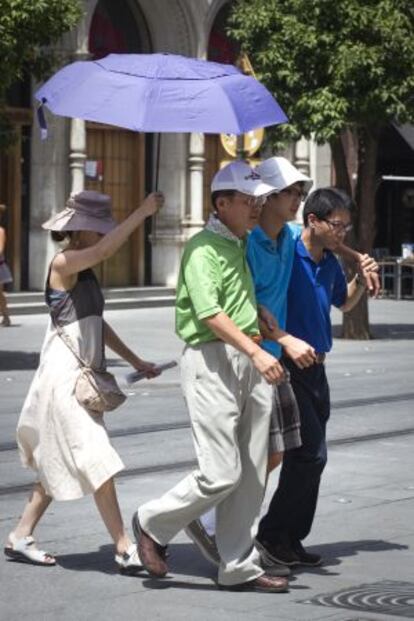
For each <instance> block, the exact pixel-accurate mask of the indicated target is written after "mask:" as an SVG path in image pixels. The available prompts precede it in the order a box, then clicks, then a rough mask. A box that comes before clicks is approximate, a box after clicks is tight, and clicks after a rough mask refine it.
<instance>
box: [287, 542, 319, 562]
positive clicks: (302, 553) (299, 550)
mask: <svg viewBox="0 0 414 621" xmlns="http://www.w3.org/2000/svg"><path fill="white" fill-rule="evenodd" d="M292 549H293V550H294V552H295V553H296V554H297V556H298V558H299V563H300V564H301V565H306V566H308V567H318V566H319V565H321V564H322V557H321V556H320V555H319V554H312V553H311V552H307V551H306V550H305V548H304V547H303V545H302V543H301V542H300V541H295V542H294V543H292Z"/></svg>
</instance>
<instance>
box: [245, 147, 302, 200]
mask: <svg viewBox="0 0 414 621" xmlns="http://www.w3.org/2000/svg"><path fill="white" fill-rule="evenodd" d="M255 170H256V172H258V173H259V175H260V176H261V178H262V180H263V181H264V182H265V183H269V184H270V185H272V186H274V188H275V190H274V191H276V192H281V191H282V190H284V189H285V188H288V187H289V186H290V185H293V184H294V183H303V185H304V190H305V192H306V194H307V193H308V192H309V191H310V189H311V187H312V185H313V181H312V179H310V177H307V176H306V175H304V174H303V173H301V172H300V170H298V169H297V168H296V167H295V166H293V164H291V163H290V162H289V160H287V159H286V158H285V157H276V156H275V157H269V159H267V160H264V161H263V162H261V163H260V164H259V165H258V166H257V167H256V168H255Z"/></svg>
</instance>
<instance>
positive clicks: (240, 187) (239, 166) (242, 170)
mask: <svg viewBox="0 0 414 621" xmlns="http://www.w3.org/2000/svg"><path fill="white" fill-rule="evenodd" d="M219 190H235V191H237V192H242V193H243V194H247V195H248V196H266V195H267V194H272V193H273V192H275V191H277V190H276V188H275V187H274V186H272V185H268V184H267V183H263V181H262V179H261V176H260V173H259V172H258V171H257V169H253V168H251V166H249V165H248V164H246V162H242V161H239V160H237V161H235V162H230V164H227V166H224V168H222V169H221V170H219V171H218V172H217V173H216V174H215V175H214V178H213V181H212V182H211V191H212V192H217V191H219Z"/></svg>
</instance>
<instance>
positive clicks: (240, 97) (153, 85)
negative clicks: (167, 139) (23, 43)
mask: <svg viewBox="0 0 414 621" xmlns="http://www.w3.org/2000/svg"><path fill="white" fill-rule="evenodd" d="M35 97H36V99H38V100H39V101H40V102H41V103H42V104H44V105H45V106H46V107H47V108H49V110H51V111H52V112H53V113H54V114H58V115H61V116H68V117H72V118H80V119H84V120H88V121H96V122H100V123H107V124H110V125H115V126H118V127H124V128H126V129H132V130H135V131H138V132H202V133H231V134H242V133H245V132H248V131H250V130H252V129H255V128H257V127H267V126H269V125H276V124H280V123H286V122H287V117H286V115H285V113H284V112H283V110H282V109H281V108H280V106H279V104H278V103H277V101H276V100H275V99H274V97H273V96H272V95H271V94H270V93H269V91H268V90H267V89H266V88H265V87H264V86H263V84H261V83H260V82H258V81H257V80H256V79H255V78H252V77H250V76H246V75H244V74H242V73H241V72H240V71H239V70H238V69H236V67H234V66H233V65H225V64H220V63H214V62H209V61H205V60H198V59H194V58H187V57H185V56H176V55H173V54H109V55H108V56H106V57H105V58H103V59H101V60H94V61H78V62H75V63H72V64H70V65H67V66H66V67H64V68H63V69H60V70H59V71H58V72H57V73H56V74H55V75H54V76H52V77H51V78H50V80H48V81H47V82H46V83H45V84H44V85H43V86H42V87H41V88H40V89H39V90H38V91H37V92H36V93H35ZM39 119H41V117H39Z"/></svg>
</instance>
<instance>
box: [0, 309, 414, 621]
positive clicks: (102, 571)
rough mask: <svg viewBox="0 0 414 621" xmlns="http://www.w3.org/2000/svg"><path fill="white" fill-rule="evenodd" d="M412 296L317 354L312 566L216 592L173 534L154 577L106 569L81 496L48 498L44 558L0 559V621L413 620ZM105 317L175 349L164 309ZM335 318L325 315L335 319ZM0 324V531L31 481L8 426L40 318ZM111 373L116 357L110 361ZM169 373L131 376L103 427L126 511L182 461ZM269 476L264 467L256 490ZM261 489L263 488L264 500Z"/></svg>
mask: <svg viewBox="0 0 414 621" xmlns="http://www.w3.org/2000/svg"><path fill="white" fill-rule="evenodd" d="M413 311H414V304H413V303H412V302H395V301H386V300H380V301H376V302H373V303H371V308H370V312H371V319H372V323H373V324H374V332H375V333H376V334H377V335H378V336H380V337H381V338H378V339H377V340H373V341H369V342H345V341H341V340H338V339H337V340H336V341H335V346H334V352H333V353H332V354H331V356H330V357H329V362H328V367H327V368H328V374H329V378H330V382H331V387H332V400H333V411H332V419H331V421H330V426H329V439H330V456H329V465H328V467H327V470H326V472H325V475H324V480H323V485H322V490H321V498H320V503H319V507H318V514H317V519H316V522H315V526H314V529H313V532H312V534H311V536H310V537H309V540H308V541H307V545H309V546H310V548H311V549H315V550H318V551H319V552H321V553H322V554H323V555H324V557H325V559H326V562H325V564H324V566H323V567H322V568H320V569H316V570H312V571H306V572H301V573H297V574H296V575H295V576H294V579H293V580H292V582H291V591H290V593H287V594H280V595H268V594H265V595H264V594H260V595H259V594H249V593H243V594H240V593H239V594H236V593H227V592H223V591H217V590H216V587H215V585H214V581H213V579H214V568H213V567H211V566H210V565H209V564H208V563H207V562H206V561H204V559H203V558H202V557H201V556H200V555H199V553H198V551H197V550H196V549H195V548H194V546H193V545H192V544H191V543H190V542H189V541H188V539H187V538H186V537H185V535H184V534H181V535H180V536H179V537H177V539H176V540H175V541H174V542H173V544H172V545H171V576H170V577H169V578H168V579H166V580H164V581H152V580H149V579H148V578H146V577H145V575H144V574H143V576H142V578H126V577H122V576H120V575H118V574H117V573H116V571H115V568H114V564H113V560H112V555H113V552H112V547H111V545H110V544H109V541H108V536H107V534H106V532H105V529H104V527H103V525H102V524H101V522H100V520H99V518H98V515H97V511H96V509H95V507H94V505H93V502H91V499H90V498H85V499H82V500H81V501H77V502H72V503H56V504H55V505H53V506H52V508H51V510H50V511H49V512H48V513H47V515H46V516H45V518H44V520H43V522H42V523H41V525H40V526H39V528H38V532H37V536H38V538H39V540H41V542H42V543H43V544H44V545H45V547H47V549H49V550H50V551H52V552H54V553H56V554H58V555H59V566H58V567H56V568H36V567H31V566H26V565H21V564H17V563H12V562H8V561H5V560H4V561H2V562H0V584H1V587H0V606H1V607H0V619H10V620H12V621H15V620H16V621H17V620H20V619H22V618H24V619H36V620H54V619H62V620H64V621H75V620H78V619H81V620H84V619H85V620H89V619H91V620H92V619H93V620H94V621H95V619H97V618H99V619H100V620H102V621H106V620H110V619H111V620H112V619H114V620H118V619H122V618H125V617H126V616H127V617H142V618H147V619H162V620H164V619H165V620H168V621H169V620H173V621H175V620H176V619H177V620H178V619H191V620H192V619H194V620H200V621H204V620H207V619H208V620H210V619H211V618H212V617H214V618H215V619H216V620H217V621H221V620H223V621H224V620H228V619H236V618H237V619H246V620H250V619H255V620H256V619H268V618H269V619H270V618H274V619H275V618H276V619H280V620H281V621H283V620H295V621H296V620H297V621H299V620H306V621H313V620H320V619H321V620H322V619H323V620H325V619H329V620H331V619H332V620H333V621H334V620H335V621H339V620H341V621H356V620H360V621H362V620H366V619H377V620H383V621H385V620H390V621H391V620H392V619H404V618H405V619H408V618H409V619H412V618H414V456H413V437H414V420H413V398H414V387H413V363H414V348H413V339H414V314H413ZM107 319H108V320H109V321H110V322H112V323H113V325H114V326H115V327H116V328H117V329H118V330H119V332H120V333H121V334H122V335H123V336H124V337H125V338H126V340H127V341H128V342H129V343H131V344H134V345H135V346H136V347H137V349H138V351H140V352H142V354H143V355H144V356H147V357H148V358H151V357H152V358H153V359H155V360H166V359H170V358H172V357H177V356H178V355H179V351H180V349H181V346H180V343H179V342H178V340H177V339H176V338H175V337H174V335H173V314H172V311H171V309H151V310H140V311H131V310H128V311H113V312H110V313H109V314H108V316H107ZM337 319H338V318H337V315H334V321H335V322H337ZM16 322H18V323H19V324H20V325H19V326H16V327H14V328H11V329H10V330H0V434H1V435H0V465H1V479H0V537H1V538H2V540H4V539H5V537H6V535H7V532H8V531H9V530H10V529H11V528H12V525H13V523H14V522H15V520H16V518H17V517H18V515H19V511H20V510H21V507H22V504H23V502H24V499H25V495H26V491H27V489H28V485H29V484H30V483H31V481H32V480H33V476H32V474H31V473H30V472H28V471H24V470H23V469H22V468H21V467H20V465H19V460H18V454H17V451H16V449H15V445H14V428H15V425H16V420H17V417H18V413H19V409H20V407H21V404H22V400H23V398H24V394H25V392H26V390H27V387H28V385H29V382H30V379H31V377H32V375H33V371H34V369H35V367H36V363H37V359H38V350H39V346H40V344H41V341H42V336H43V330H44V326H45V322H46V317H44V316H35V315H34V316H24V317H18V318H16ZM113 362H114V365H113V370H114V371H115V372H116V373H117V374H118V376H119V377H121V378H122V377H123V375H124V374H125V373H126V371H127V369H126V367H123V366H122V365H120V364H115V362H116V361H113ZM178 382H179V374H178V371H177V370H172V371H168V372H167V373H165V375H164V376H162V377H161V378H159V379H157V380H155V381H153V382H152V383H151V382H141V383H140V384H136V386H135V387H134V389H133V390H131V391H130V392H131V393H132V394H131V395H130V399H129V400H128V403H127V405H126V406H125V407H124V408H123V409H122V410H120V411H119V412H114V413H113V414H109V415H108V417H107V422H108V428H109V431H110V433H111V435H112V436H113V442H114V444H115V445H116V446H117V448H118V450H119V452H120V454H121V456H122V457H123V459H124V461H125V464H126V471H125V472H124V474H123V476H122V477H120V479H119V482H118V488H119V496H120V503H121V507H122V510H123V513H124V515H125V518H126V520H127V521H128V522H129V519H130V516H131V514H132V512H133V511H134V510H135V508H136V506H137V505H139V504H140V503H142V502H144V501H145V500H146V499H149V498H151V497H153V496H154V495H158V494H160V493H161V492H162V491H163V490H165V489H167V488H168V487H170V485H172V484H173V483H174V482H176V481H177V480H178V479H179V478H180V477H181V476H182V474H183V472H184V471H185V470H186V469H188V464H189V463H191V462H192V460H193V459H194V453H193V449H192V446H191V442H190V439H189V433H188V429H187V427H188V419H187V415H186V412H185V410H184V407H183V402H182V399H181V396H180V390H179V384H178ZM276 479H277V473H275V474H274V475H273V476H272V480H271V482H270V486H269V493H271V491H272V490H273V489H274V486H275V483H276ZM267 500H268V499H267Z"/></svg>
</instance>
